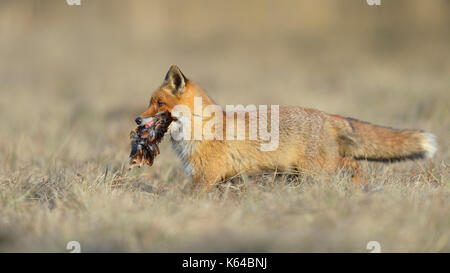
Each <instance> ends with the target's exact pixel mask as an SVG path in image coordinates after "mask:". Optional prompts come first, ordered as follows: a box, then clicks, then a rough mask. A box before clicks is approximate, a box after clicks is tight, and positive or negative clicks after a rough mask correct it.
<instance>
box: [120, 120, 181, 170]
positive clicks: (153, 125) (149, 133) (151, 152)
mask: <svg viewBox="0 0 450 273" xmlns="http://www.w3.org/2000/svg"><path fill="white" fill-rule="evenodd" d="M172 120H173V119H172V117H171V115H170V113H169V112H160V113H157V114H156V115H155V116H154V117H153V118H152V120H151V121H150V122H148V123H146V124H142V125H139V126H138V127H137V128H136V129H135V130H134V131H131V133H130V138H131V153H130V162H129V165H130V167H129V169H132V168H134V167H136V166H137V167H141V166H142V165H143V164H147V165H149V166H152V165H153V159H154V158H155V157H156V156H157V155H159V148H158V143H160V142H161V140H162V139H163V137H164V134H165V133H166V132H167V129H168V128H169V125H170V123H171V122H172Z"/></svg>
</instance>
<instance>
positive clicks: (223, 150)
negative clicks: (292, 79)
mask: <svg viewBox="0 0 450 273" xmlns="http://www.w3.org/2000/svg"><path fill="white" fill-rule="evenodd" d="M196 96H197V97H201V98H202V103H203V107H205V106H207V105H212V104H214V102H213V100H212V99H211V98H209V97H208V95H207V94H206V92H205V91H204V90H202V89H201V88H200V87H199V86H198V85H197V84H195V83H193V82H192V81H190V80H188V79H187V78H186V77H185V76H184V75H183V73H181V71H180V69H179V68H178V67H176V66H172V67H171V68H170V70H169V72H168V73H167V75H166V78H165V80H164V82H163V84H162V85H161V86H160V87H159V88H158V89H157V90H156V91H154V92H153V94H152V97H151V99H150V104H149V107H148V109H147V110H146V111H145V112H143V113H142V114H141V117H142V118H146V117H150V116H153V115H155V114H156V113H157V112H160V111H170V112H172V110H173V108H174V107H175V106H176V105H179V104H184V105H186V106H188V107H189V108H190V109H191V112H192V113H194V97H196ZM222 115H223V117H222V120H223V122H224V124H223V130H224V129H225V128H226V124H227V122H230V121H229V120H228V119H227V117H226V114H225V113H222ZM175 118H176V117H175ZM190 119H191V127H192V128H193V126H194V116H191V117H190ZM208 120H209V119H203V120H202V121H201V122H202V124H203V125H204V124H206V122H208ZM234 122H236V121H234ZM245 122H246V123H247V124H249V122H250V120H249V115H248V113H246V115H245ZM175 123H177V121H174V122H173V123H172V124H171V126H170V127H169V131H170V130H171V128H173V127H174V126H176V125H174V124H175ZM269 127H270V122H269ZM246 129H247V132H246V138H245V139H244V140H226V139H225V138H224V139H223V140H217V139H215V140H185V141H175V140H173V139H172V144H173V148H174V149H175V151H176V152H177V154H178V156H179V157H180V159H181V160H182V162H183V165H184V167H185V171H186V173H187V174H188V175H190V176H191V177H192V178H193V181H194V182H195V183H196V185H209V186H210V185H213V184H214V183H215V182H218V181H220V180H223V179H225V178H228V177H232V176H234V175H236V174H240V173H248V174H251V173H257V172H261V171H263V170H278V171H292V170H295V171H306V172H311V173H327V174H333V173H335V172H336V170H337V169H339V168H342V167H343V168H346V169H349V170H351V171H352V172H353V174H354V176H353V178H354V179H353V180H354V181H355V182H356V183H361V177H362V174H361V172H360V170H359V165H358V163H357V162H356V161H355V160H359V159H367V160H377V161H387V162H389V161H396V160H404V159H415V158H424V157H430V156H432V155H433V153H434V152H435V150H436V145H435V142H434V138H433V135H431V134H428V133H424V132H422V131H418V130H397V129H391V128H387V127H381V126H376V125H371V124H369V123H365V122H361V121H357V120H355V119H351V118H344V117H341V116H338V115H331V114H327V113H324V112H321V111H319V110H315V109H308V108H302V107H296V106H280V108H279V145H278V148H277V149H276V150H274V151H261V149H260V144H261V143H262V142H263V141H262V140H250V139H248V126H246ZM219 133H220V132H219ZM235 133H236V132H235ZM193 134H194V130H193V129H192V130H191V135H192V136H193ZM223 136H224V137H225V132H223Z"/></svg>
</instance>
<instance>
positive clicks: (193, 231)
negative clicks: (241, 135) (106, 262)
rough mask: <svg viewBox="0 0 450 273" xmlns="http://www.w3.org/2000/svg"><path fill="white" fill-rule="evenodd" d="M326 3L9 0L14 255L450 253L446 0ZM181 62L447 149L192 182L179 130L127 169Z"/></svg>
mask: <svg viewBox="0 0 450 273" xmlns="http://www.w3.org/2000/svg"><path fill="white" fill-rule="evenodd" d="M314 2H317V3H318V4H307V2H299V3H298V4H297V1H286V2H285V4H283V5H281V6H280V5H278V4H276V3H275V2H272V1H262V2H261V3H263V4H259V5H252V4H251V3H250V2H248V3H241V2H240V1H234V2H233V1H231V2H230V4H229V5H225V4H219V3H215V4H210V2H208V1H206V2H198V3H195V4H190V5H187V4H184V3H185V2H182V1H180V2H178V3H177V4H165V3H164V2H152V3H151V4H149V3H147V2H144V1H142V2H133V4H130V5H129V6H127V5H124V4H123V2H120V1H119V2H117V1H112V2H110V4H109V5H108V6H105V5H104V4H101V2H99V1H92V2H88V1H82V6H81V7H70V6H67V5H65V3H64V1H55V2H51V1H34V2H32V4H30V2H28V1H24V2H19V1H9V2H8V1H6V2H5V3H1V4H0V7H1V8H0V37H1V40H2V41H3V42H2V43H0V60H2V61H1V62H0V79H1V80H0V82H1V85H0V90H1V91H0V93H1V100H0V126H1V128H2V129H1V130H0V251H3V252H7V251H27V252H28V251H44V252H46V251H57V252H66V251H67V250H66V244H67V242H69V241H79V242H80V244H81V250H82V251H83V252H97V251H100V252H101V251H115V252H120V251H137V252H141V251H152V252H153V251H154V252H165V251H257V252H265V251H270V252H273V251H279V252H285V251H301V252H310V251H313V252H327V251H332V252H335V251H336V252H346V251H351V252H368V251H369V250H367V249H366V245H367V243H368V242H369V241H378V242H379V243H380V245H381V250H382V251H383V252H398V251H407V252H416V251H420V252H434V251H444V252H448V251H450V217H449V215H450V202H449V201H450V181H449V178H450V175H449V170H450V168H449V162H450V161H449V160H450V152H449V144H450V139H449V133H450V92H449V90H450V78H449V77H448V75H449V74H450V52H449V50H448V48H449V46H450V40H449V36H448V34H446V31H448V25H449V18H450V16H448V14H450V13H449V6H448V3H447V2H445V1H430V2H432V3H434V4H423V3H424V2H419V1H408V2H405V1H403V2H402V1H399V2H398V3H397V2H396V3H395V4H388V3H384V2H383V5H384V6H383V7H378V10H374V9H377V7H370V6H367V5H365V3H364V2H365V1H360V2H361V3H359V2H358V1H356V2H353V3H352V4H350V3H349V4H333V3H335V1H314ZM357 2H358V3H357ZM430 2H429V3H430ZM406 3H408V4H406ZM316 5H317V6H316ZM333 5H334V6H333ZM421 5H425V6H426V9H425V8H424V7H422V6H421ZM250 8H251V9H252V10H253V11H254V14H253V15H251V16H250V15H248V13H247V12H246V11H245V10H248V9H250ZM268 11H270V14H269V12H268ZM430 14H432V15H430ZM249 16H250V17H249ZM252 16H253V17H252ZM169 17H170V18H176V20H175V19H174V20H167V18H169ZM356 22H358V23H356ZM171 64H177V65H179V66H180V67H181V69H182V70H183V72H184V73H185V75H186V76H187V77H188V78H190V79H192V80H194V81H196V82H197V83H199V84H200V85H201V86H202V87H203V88H204V89H206V91H207V92H208V93H209V94H210V95H211V97H212V98H213V99H215V101H216V102H217V103H218V104H220V105H222V106H224V105H226V104H244V105H246V104H280V105H300V106H304V107H311V108H317V109H320V110H323V111H326V112H329V113H334V114H340V115H343V116H350V117H354V118H358V119H361V120H364V121H369V122H372V123H376V124H380V125H386V126H392V127H398V128H419V129H424V130H426V131H429V132H432V133H434V134H435V135H436V136H437V138H438V144H439V150H438V152H437V154H436V156H435V158H434V159H432V160H425V161H416V162H406V163H395V164H392V165H385V164H382V163H362V164H361V165H362V167H363V171H364V172H365V174H366V176H367V179H368V185H369V186H368V187H365V188H361V187H358V186H356V185H353V184H352V183H351V182H350V181H349V178H348V177H346V175H345V174H338V175H336V176H334V177H320V176H318V177H305V176H301V175H300V176H295V175H291V174H287V175H283V174H273V173H268V174H265V175H263V176H262V177H257V178H251V177H246V176H241V177H238V178H237V179H235V181H233V182H225V183H223V184H221V185H220V186H219V187H218V188H217V189H214V190H212V191H211V192H209V193H201V192H194V193H190V192H189V191H188V189H189V186H190V182H189V180H188V179H187V178H186V177H185V176H184V173H183V169H182V166H181V163H180V162H179V160H178V159H177V158H176V156H175V154H174V152H173V151H172V150H171V147H170V143H168V139H165V140H164V142H163V143H162V145H161V146H160V148H161V155H159V156H158V157H157V158H156V160H155V164H154V166H153V167H150V168H149V167H145V168H141V169H139V170H133V171H131V172H128V171H127V163H128V153H129V149H130V147H129V132H130V131H131V130H132V129H133V128H134V124H133V120H134V118H135V117H136V116H137V115H138V114H139V113H140V112H142V111H143V110H144V109H145V107H146V106H147V104H148V99H149V98H150V94H151V91H152V90H153V89H155V88H156V87H158V85H159V84H160V83H161V82H162V80H163V77H164V75H165V72H166V71H167V69H168V68H169V66H170V65H171Z"/></svg>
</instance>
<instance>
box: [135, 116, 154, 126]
mask: <svg viewBox="0 0 450 273" xmlns="http://www.w3.org/2000/svg"><path fill="white" fill-rule="evenodd" d="M152 120H153V117H148V118H141V117H137V118H136V119H135V120H134V121H135V122H136V124H137V125H138V126H143V125H145V124H148V123H150V122H151V121H152Z"/></svg>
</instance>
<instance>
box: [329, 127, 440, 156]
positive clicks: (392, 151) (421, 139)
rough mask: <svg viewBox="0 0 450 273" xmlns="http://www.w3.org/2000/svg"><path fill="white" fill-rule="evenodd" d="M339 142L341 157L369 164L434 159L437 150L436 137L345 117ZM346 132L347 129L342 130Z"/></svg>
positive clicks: (421, 132) (417, 131) (422, 132)
mask: <svg viewBox="0 0 450 273" xmlns="http://www.w3.org/2000/svg"><path fill="white" fill-rule="evenodd" d="M345 121H346V123H347V124H346V126H345V129H344V128H343V127H342V126H340V130H338V131H340V132H342V133H343V134H339V133H338V142H339V146H340V153H341V155H342V156H352V157H353V158H355V159H357V160H358V159H365V160H369V161H383V162H394V161H402V160H408V159H411V160H412V159H422V158H431V157H433V155H434V153H435V152H436V150H437V143H436V137H435V136H434V135H433V134H430V133H427V132H424V131H421V130H399V129H393V128H389V127H384V126H378V125H374V124H370V123H368V122H363V121H359V120H356V119H352V118H345ZM343 129H344V130H343Z"/></svg>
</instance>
